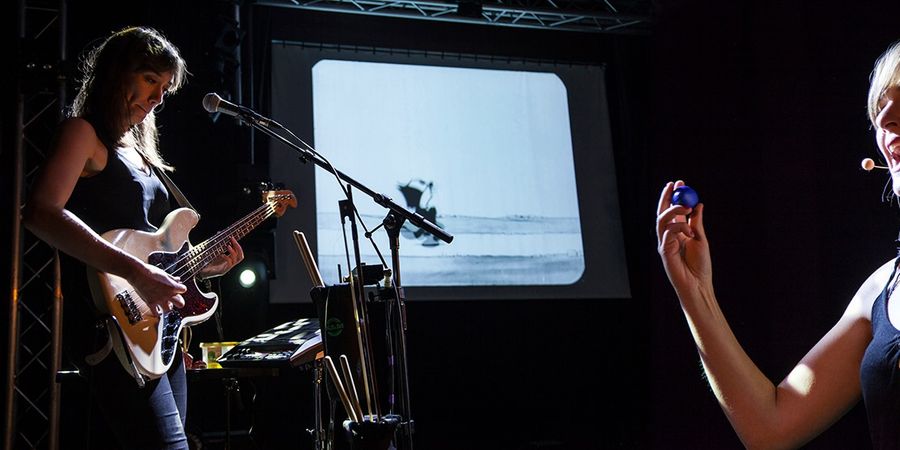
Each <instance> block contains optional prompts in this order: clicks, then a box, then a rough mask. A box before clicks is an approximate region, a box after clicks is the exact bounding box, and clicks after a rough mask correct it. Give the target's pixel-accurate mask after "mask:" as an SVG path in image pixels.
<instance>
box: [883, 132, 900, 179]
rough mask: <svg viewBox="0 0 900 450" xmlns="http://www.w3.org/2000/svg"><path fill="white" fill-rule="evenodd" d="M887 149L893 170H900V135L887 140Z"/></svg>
mask: <svg viewBox="0 0 900 450" xmlns="http://www.w3.org/2000/svg"><path fill="white" fill-rule="evenodd" d="M885 149H886V150H887V152H888V155H889V157H890V163H891V164H890V166H891V172H897V171H900V136H897V137H894V138H892V139H891V140H890V141H887V142H886V145H885Z"/></svg>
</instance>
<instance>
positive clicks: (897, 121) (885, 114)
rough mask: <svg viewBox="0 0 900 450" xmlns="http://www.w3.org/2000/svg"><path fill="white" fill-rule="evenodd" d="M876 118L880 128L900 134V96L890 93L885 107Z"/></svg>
mask: <svg viewBox="0 0 900 450" xmlns="http://www.w3.org/2000/svg"><path fill="white" fill-rule="evenodd" d="M875 119H876V120H875V124H876V125H878V128H881V129H882V130H885V131H891V132H893V133H895V134H900V133H898V132H900V96H898V95H888V96H887V98H886V99H885V103H884V107H883V108H881V111H880V112H879V113H878V117H876V118H875Z"/></svg>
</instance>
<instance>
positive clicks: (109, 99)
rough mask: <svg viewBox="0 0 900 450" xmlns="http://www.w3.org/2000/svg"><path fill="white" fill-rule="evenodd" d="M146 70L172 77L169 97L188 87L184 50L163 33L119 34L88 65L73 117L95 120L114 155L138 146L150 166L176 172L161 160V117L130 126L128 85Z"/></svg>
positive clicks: (99, 48) (84, 66)
mask: <svg viewBox="0 0 900 450" xmlns="http://www.w3.org/2000/svg"><path fill="white" fill-rule="evenodd" d="M144 70H153V71H155V72H159V73H162V72H168V71H171V72H172V75H173V77H172V86H171V87H170V88H169V89H168V92H167V93H169V94H171V93H174V92H175V91H177V90H178V88H180V87H181V86H182V85H183V84H184V82H185V78H186V77H187V74H188V71H187V65H186V64H185V62H184V59H183V58H182V57H181V53H180V52H179V51H178V48H176V47H175V46H174V45H173V44H172V43H171V42H169V41H168V40H167V39H166V38H165V37H163V35H162V33H160V32H158V31H156V30H154V29H152V28H145V27H129V28H125V29H122V30H120V31H117V32H115V33H113V34H112V35H110V36H109V37H108V38H106V40H104V41H103V43H102V44H100V45H99V46H97V47H96V48H95V49H93V50H92V51H91V52H90V53H88V54H87V56H85V58H84V59H83V61H82V71H83V73H84V78H82V80H81V86H80V87H79V89H78V94H77V95H76V96H75V101H74V102H73V104H72V110H71V113H70V115H71V116H72V117H85V118H88V119H90V121H91V123H92V124H93V125H94V129H95V130H96V132H97V136H98V137H99V138H100V140H101V141H102V142H103V143H104V145H106V146H107V147H109V149H110V150H114V148H115V146H116V145H118V144H120V143H127V144H130V145H134V146H135V148H136V149H137V151H138V152H140V153H141V154H142V155H144V157H145V158H146V159H147V162H148V163H150V164H151V165H153V166H155V167H157V168H160V169H162V170H169V171H171V170H172V166H169V165H168V164H166V162H165V161H164V160H163V158H162V156H161V155H160V154H159V149H158V146H159V133H158V131H157V128H156V114H155V113H154V112H153V111H149V112H148V113H147V117H146V118H145V119H144V121H143V122H141V123H138V124H133V125H132V124H129V123H128V105H127V104H126V100H125V92H126V83H127V82H128V79H129V78H128V77H129V75H130V74H132V73H134V72H140V71H144Z"/></svg>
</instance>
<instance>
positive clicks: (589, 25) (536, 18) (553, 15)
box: [255, 0, 650, 34]
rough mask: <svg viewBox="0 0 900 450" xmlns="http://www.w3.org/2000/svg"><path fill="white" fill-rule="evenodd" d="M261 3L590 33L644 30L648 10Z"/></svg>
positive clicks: (368, 1) (463, 1) (403, 2)
mask: <svg viewBox="0 0 900 450" xmlns="http://www.w3.org/2000/svg"><path fill="white" fill-rule="evenodd" d="M255 4H256V5H260V6H270V7H280V8H296V9H307V10H315V11H328V12H342V13H350V14H366V15H374V16H386V17H401V18H407V19H424V20H436V21H443V22H456V23H470V24H482V25H496V26H504V27H517V28H534V29H545V30H564V31H579V32H590V33H616V34H644V33H647V32H649V26H650V16H649V13H648V12H646V11H642V12H639V13H623V12H620V11H619V9H618V8H616V7H615V6H613V5H612V4H611V3H610V2H609V1H584V0H581V1H569V2H563V1H556V2H554V1H553V0H543V1H540V2H536V1H524V0H513V1H488V2H483V1H480V0H460V1H459V2H458V3H452V2H440V1H419V0H270V1H259V2H256V3H255Z"/></svg>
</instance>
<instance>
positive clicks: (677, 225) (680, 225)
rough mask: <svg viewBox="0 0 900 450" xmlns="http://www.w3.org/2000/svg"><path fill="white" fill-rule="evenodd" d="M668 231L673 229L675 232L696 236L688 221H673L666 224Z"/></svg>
mask: <svg viewBox="0 0 900 450" xmlns="http://www.w3.org/2000/svg"><path fill="white" fill-rule="evenodd" d="M666 231H671V232H673V233H681V234H683V235H685V236H687V237H689V238H693V237H694V230H692V229H691V226H690V225H688V223H687V222H671V223H668V224H666Z"/></svg>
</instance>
